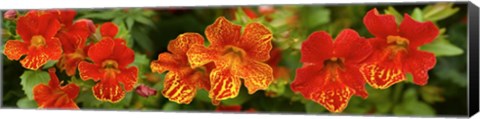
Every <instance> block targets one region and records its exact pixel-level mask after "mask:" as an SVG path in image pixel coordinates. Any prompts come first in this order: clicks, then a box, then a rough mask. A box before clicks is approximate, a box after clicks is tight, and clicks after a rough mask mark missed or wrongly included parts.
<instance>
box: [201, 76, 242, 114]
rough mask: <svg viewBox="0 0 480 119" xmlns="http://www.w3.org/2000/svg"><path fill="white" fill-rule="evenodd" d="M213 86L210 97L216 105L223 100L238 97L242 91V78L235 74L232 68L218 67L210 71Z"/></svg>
mask: <svg viewBox="0 0 480 119" xmlns="http://www.w3.org/2000/svg"><path fill="white" fill-rule="evenodd" d="M210 84H211V88H210V91H209V95H208V96H209V97H210V98H211V99H212V103H213V104H214V105H218V104H219V103H220V102H219V101H221V100H226V99H229V98H233V97H236V96H237V95H238V92H239V91H240V86H241V82H240V78H239V77H236V76H235V75H233V72H232V71H231V70H230V69H225V68H216V69H213V70H212V72H211V73H210Z"/></svg>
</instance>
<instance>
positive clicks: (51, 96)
mask: <svg viewBox="0 0 480 119" xmlns="http://www.w3.org/2000/svg"><path fill="white" fill-rule="evenodd" d="M48 73H49V74H50V81H49V82H48V85H45V84H38V85H36V86H35V87H34V88H33V96H34V100H35V101H36V102H37V103H38V107H39V108H63V109H79V108H78V106H77V104H76V103H75V101H74V99H75V98H77V96H78V92H79V91H80V88H79V87H78V86H77V85H75V84H67V85H65V86H62V87H61V86H60V82H59V80H58V78H57V75H55V69H54V68H50V69H49V70H48Z"/></svg>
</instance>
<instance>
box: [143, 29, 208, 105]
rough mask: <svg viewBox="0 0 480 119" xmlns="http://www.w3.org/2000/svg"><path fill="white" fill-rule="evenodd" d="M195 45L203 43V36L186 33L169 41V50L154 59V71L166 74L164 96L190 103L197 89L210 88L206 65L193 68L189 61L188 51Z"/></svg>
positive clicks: (152, 64)
mask: <svg viewBox="0 0 480 119" xmlns="http://www.w3.org/2000/svg"><path fill="white" fill-rule="evenodd" d="M193 45H203V37H202V36H201V35H200V34H197V33H184V34H181V35H179V36H178V37H177V38H176V39H175V40H171V41H170V42H169V43H168V47H167V49H168V51H169V52H165V53H161V54H159V55H158V60H156V61H152V63H151V64H150V67H151V69H152V72H158V73H163V72H165V71H169V72H168V73H167V74H166V76H165V81H164V84H163V85H164V88H163V90H162V94H163V96H165V97H166V98H168V99H169V100H170V101H174V102H177V103H180V104H182V103H183V104H189V103H190V102H191V101H192V100H193V98H194V97H195V94H196V93H197V89H199V88H203V89H206V90H208V89H209V88H210V84H209V80H208V75H207V74H208V73H209V69H207V68H206V67H198V68H191V66H190V64H189V63H188V58H187V54H186V53H187V51H188V50H189V49H190V47H191V46H193Z"/></svg>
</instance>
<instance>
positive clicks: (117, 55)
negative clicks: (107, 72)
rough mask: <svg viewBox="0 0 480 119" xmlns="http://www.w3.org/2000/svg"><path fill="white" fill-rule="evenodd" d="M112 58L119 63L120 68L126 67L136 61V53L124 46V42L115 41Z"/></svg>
mask: <svg viewBox="0 0 480 119" xmlns="http://www.w3.org/2000/svg"><path fill="white" fill-rule="evenodd" d="M111 57H112V59H115V60H116V61H117V63H118V67H126V66H128V65H129V64H131V63H132V62H133V60H135V52H134V51H133V50H132V49H130V48H128V47H127V46H126V45H124V44H122V40H115V47H114V48H113V52H112V56H111Z"/></svg>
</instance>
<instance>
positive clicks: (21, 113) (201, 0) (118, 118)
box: [0, 0, 480, 119]
mask: <svg viewBox="0 0 480 119" xmlns="http://www.w3.org/2000/svg"><path fill="white" fill-rule="evenodd" d="M428 1H429V0H401V1H395V0H361V1H354V0H132V1H126V0H76V1H72V0H0V9H2V10H5V9H45V8H115V7H165V6H225V5H258V4H311V3H324V4H332V3H334V4H339V3H340V4H349V3H378V2H382V3H385V2H387V3H400V2H428ZM436 1H452V0H436ZM456 1H458V0H456ZM462 1H463V0H462ZM472 2H473V3H475V4H476V5H477V6H478V5H480V4H479V1H478V0H474V1H472ZM4 75H6V74H4ZM2 80H8V79H2ZM479 115H480V114H476V115H475V117H476V118H479V117H480V116H479ZM334 117H335V118H349V119H357V118H362V119H363V118H385V119H390V118H393V119H399V118H409V119H412V117H373V116H329V115H285V114H232V113H193V112H191V113H185V112H184V113H180V112H140V111H135V112H132V111H101V110H86V111H85V110H83V111H59V110H55V111H52V110H48V111H47V110H33V109H32V110H20V109H0V119H13V118H18V119H23V118H27V119H44V118H45V119H90V118H92V119H151V118H152V119H184V118H190V119H204V118H207V119H257V118H259V119H300V118H301V119H319V118H334ZM444 118H446V117H444ZM422 119H425V118H422Z"/></svg>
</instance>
